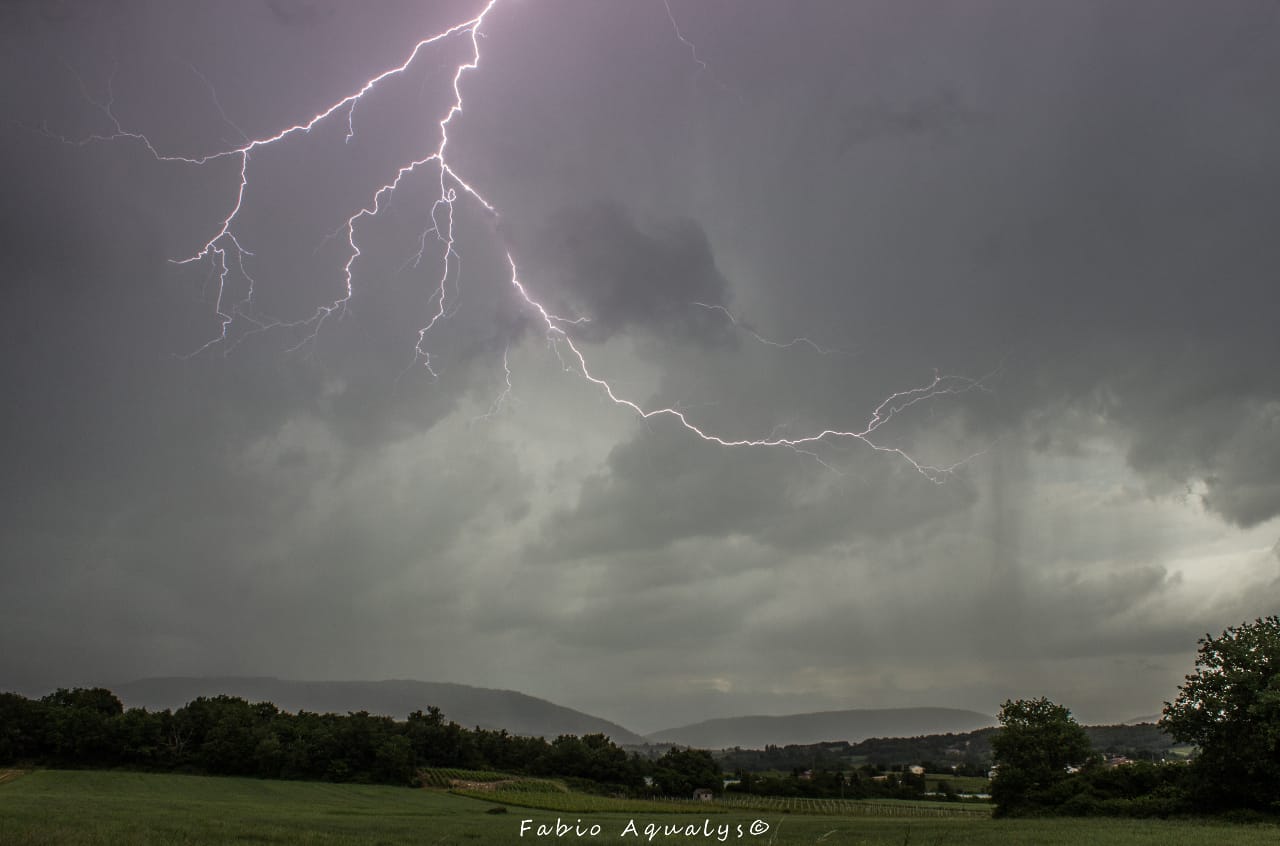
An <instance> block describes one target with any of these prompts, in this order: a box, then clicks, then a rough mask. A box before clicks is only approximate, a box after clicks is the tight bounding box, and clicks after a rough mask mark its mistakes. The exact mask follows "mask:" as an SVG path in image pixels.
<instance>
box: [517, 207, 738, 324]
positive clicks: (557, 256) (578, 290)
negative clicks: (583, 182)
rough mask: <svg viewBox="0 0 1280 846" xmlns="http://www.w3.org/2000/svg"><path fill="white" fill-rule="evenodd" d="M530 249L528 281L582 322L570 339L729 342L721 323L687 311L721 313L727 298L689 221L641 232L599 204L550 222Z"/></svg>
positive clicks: (623, 212)
mask: <svg viewBox="0 0 1280 846" xmlns="http://www.w3.org/2000/svg"><path fill="white" fill-rule="evenodd" d="M530 249H531V252H532V254H533V256H534V259H533V264H532V273H533V275H534V276H535V277H536V278H539V279H545V280H547V286H548V287H551V288H552V289H553V290H556V291H559V292H561V294H560V296H561V297H562V298H563V299H564V301H565V302H566V304H567V305H568V306H569V307H570V308H571V309H573V311H572V314H573V316H576V317H585V318H587V319H588V321H589V322H587V323H585V324H584V325H583V326H581V327H579V328H578V329H575V330H574V335H575V336H581V337H584V338H586V339H587V340H590V341H596V342H599V341H604V340H607V339H609V338H611V337H613V336H614V335H615V334H617V333H619V332H626V331H635V330H641V331H645V332H649V333H652V334H655V335H658V336H660V337H662V338H664V339H670V340H680V341H684V342H687V343H696V344H699V345H715V344H719V343H725V342H726V341H728V340H729V339H730V336H729V334H728V333H727V332H726V330H725V323H724V321H723V320H721V319H719V318H718V317H717V316H715V315H711V314H708V313H707V311H706V309H700V308H697V307H694V306H693V303H695V302H702V303H706V304H711V305H723V304H724V303H725V302H726V300H727V298H728V294H729V286H728V283H727V281H726V280H725V278H724V277H723V276H722V275H721V274H720V271H719V270H718V269H717V268H716V263H715V258H714V256H713V255H712V252H711V245H710V243H709V241H708V240H707V235H706V233H705V232H704V231H703V230H702V228H701V227H700V226H699V225H698V224H697V223H696V222H695V221H693V220H689V219H682V218H674V219H666V220H649V221H646V222H645V223H643V224H641V223H639V222H637V221H636V220H635V218H634V216H633V215H632V214H631V213H630V212H628V211H627V209H625V208H624V207H623V206H621V205H620V204H617V203H606V202H600V203H595V204H593V205H590V206H584V207H579V208H569V209H564V210H562V211H560V212H559V213H557V214H555V215H553V216H552V217H551V220H550V221H549V222H548V224H547V225H546V226H545V227H544V228H542V229H541V231H540V232H539V234H538V236H537V238H536V239H534V240H533V242H532V243H531V244H530ZM565 316H568V315H565Z"/></svg>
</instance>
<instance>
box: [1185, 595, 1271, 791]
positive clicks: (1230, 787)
mask: <svg viewBox="0 0 1280 846" xmlns="http://www.w3.org/2000/svg"><path fill="white" fill-rule="evenodd" d="M1199 643H1200V649H1199V655H1198V656H1197V657H1196V671H1195V672H1194V673H1192V674H1191V675H1189V676H1187V677H1186V681H1185V682H1184V683H1183V685H1182V686H1181V687H1180V688H1179V691H1180V692H1179V695H1178V699H1177V701H1176V702H1172V703H1170V702H1166V703H1165V707H1164V716H1163V717H1161V719H1160V727H1161V728H1163V729H1164V730H1165V731H1167V732H1168V733H1169V734H1170V735H1172V736H1173V737H1174V738H1176V739H1177V740H1180V741H1182V742H1184V743H1194V744H1195V745H1196V746H1197V747H1199V755H1198V757H1197V758H1196V760H1195V761H1194V762H1193V765H1192V772H1193V774H1194V779H1193V789H1194V791H1195V797H1196V799H1197V800H1198V801H1199V802H1200V803H1202V804H1203V805H1206V806H1208V807H1213V808H1230V807H1242V808H1254V809H1257V810H1268V809H1269V810H1273V811H1280V799H1278V798H1277V797H1280V616H1275V615H1272V616H1270V617H1263V618H1259V619H1256V620H1254V622H1252V623H1242V624H1240V625H1239V626H1231V627H1229V628H1228V629H1227V630H1226V631H1224V632H1223V633H1222V635H1221V637H1217V638H1214V637H1211V636H1209V635H1207V634H1206V635H1205V636H1204V637H1203V638H1201V639H1200V641H1199Z"/></svg>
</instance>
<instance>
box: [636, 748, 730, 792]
mask: <svg viewBox="0 0 1280 846" xmlns="http://www.w3.org/2000/svg"><path fill="white" fill-rule="evenodd" d="M653 781H654V783H655V784H656V785H657V786H658V789H659V790H660V791H661V792H662V793H664V794H666V795H667V796H691V795H692V794H693V791H694V790H695V789H697V788H700V787H705V788H707V789H709V790H714V791H715V792H716V793H719V792H720V791H721V788H722V786H723V784H724V774H723V773H722V772H721V770H720V764H719V763H717V762H716V759H715V758H714V757H712V755H711V753H710V752H708V751H706V750H705V749H681V748H679V747H675V746H673V747H672V748H671V749H669V750H668V751H667V754H665V755H663V756H662V757H661V758H659V759H658V760H657V761H655V762H654V769H653Z"/></svg>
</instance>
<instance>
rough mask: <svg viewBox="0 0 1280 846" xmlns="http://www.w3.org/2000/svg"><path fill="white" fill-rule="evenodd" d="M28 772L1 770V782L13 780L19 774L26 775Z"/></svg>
mask: <svg viewBox="0 0 1280 846" xmlns="http://www.w3.org/2000/svg"><path fill="white" fill-rule="evenodd" d="M26 774H27V771H26V770H0V784H5V783H7V782H10V781H13V780H14V779H15V778H17V777H18V776H24V775H26Z"/></svg>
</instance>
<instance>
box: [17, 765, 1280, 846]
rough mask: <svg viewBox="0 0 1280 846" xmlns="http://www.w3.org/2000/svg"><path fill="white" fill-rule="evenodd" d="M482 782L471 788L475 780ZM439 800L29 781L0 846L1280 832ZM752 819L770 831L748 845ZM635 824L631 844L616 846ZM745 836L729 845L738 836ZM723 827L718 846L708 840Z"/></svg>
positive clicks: (435, 796) (356, 791) (91, 775)
mask: <svg viewBox="0 0 1280 846" xmlns="http://www.w3.org/2000/svg"><path fill="white" fill-rule="evenodd" d="M477 780H479V779H477ZM495 807H503V806H500V805H496V804H495V803H494V802H493V801H491V800H481V799H473V798H468V797H464V796H458V795H455V794H452V793H448V792H445V791H443V790H410V789H408V788H397V787H382V786H369V785H350V784H344V785H338V784H318V783H312V782H287V781H261V780H256V779H237V778H205V777H201V776H182V775H149V774H142V773H128V772H96V771H53V770H39V771H36V772H32V773H28V774H26V775H23V776H21V777H18V778H10V779H8V780H7V781H0V843H2V844H5V846H29V844H41V846H43V845H44V844H72V846H81V844H86V845H87V844H95V846H96V845H97V844H112V846H115V844H155V846H161V844H165V846H167V845H168V844H186V846H199V844H222V843H268V844H270V843H278V844H304V843H306V844H312V843H314V844H344V845H345V844H362V845H363V844H367V845H368V846H373V844H381V846H393V845H394V844H415V845H420V846H458V844H482V846H483V844H495V846H502V844H518V843H525V844H527V843H531V842H533V843H547V844H549V843H563V844H569V843H573V844H606V843H607V844H619V843H655V844H657V843H664V844H694V843H707V844H711V843H720V842H728V843H753V844H770V846H775V844H776V846H797V844H814V843H822V844H845V843H847V844H859V846H901V844H903V843H914V844H938V845H939V846H952V845H954V846H986V844H1018V845H1019V846H1032V845H1033V844H1043V846H1076V845H1077V844H1098V846H1112V844H1114V845H1115V846H1201V844H1227V846H1234V844H1239V845H1240V846H1253V844H1257V846H1262V844H1275V843H1277V842H1280V826H1275V825H1260V826H1259V825H1255V826H1245V825H1223V824H1214V823H1189V822H1177V823H1173V822H1162V821H1138V820H1007V821H1006V820H991V819H981V818H979V819H972V818H970V819H966V818H938V817H920V818H914V817H882V818H881V817H865V818H862V817H859V818H851V817H840V816H821V815H814V814H787V813H770V812H764V811H748V812H740V811H733V810H730V811H725V812H722V813H715V814H707V815H706V816H705V817H703V816H699V815H696V814H663V813H655V812H651V811H648V810H641V806H640V805H637V806H636V809H635V810H634V811H630V812H626V811H624V812H616V811H615V812H610V813H581V814H578V813H574V814H572V815H568V814H560V815H559V816H560V818H561V819H562V820H563V821H564V822H565V823H568V824H569V825H571V826H572V825H574V824H576V823H577V822H578V821H579V820H581V824H582V825H583V826H584V827H588V826H592V825H599V826H600V830H601V834H600V836H596V837H592V836H589V835H588V836H581V837H579V836H576V835H574V834H569V835H568V836H565V837H562V838H559V839H557V838H556V837H554V836H544V837H538V836H537V835H536V833H535V832H526V834H525V836H524V837H523V838H522V837H521V836H520V826H521V821H522V820H532V821H533V825H535V826H536V825H539V824H541V825H550V826H554V825H555V823H556V821H557V816H558V815H557V814H556V813H555V812H552V811H540V810H530V809H525V808H520V807H510V808H509V809H507V811H506V812H505V813H497V814H495V813H487V811H490V810H491V809H493V808H495ZM756 819H759V820H761V821H762V822H763V823H764V824H767V825H768V826H769V830H768V831H767V832H765V833H764V834H763V835H760V836H755V837H753V836H751V834H750V825H751V823H752V822H753V821H754V820H756ZM704 820H705V821H707V822H706V825H708V826H709V827H710V829H711V830H712V834H711V835H710V836H708V835H706V834H705V833H703V832H702V831H701V830H700V831H699V833H697V834H690V833H685V834H680V835H677V836H671V837H663V836H661V835H659V836H657V837H655V838H654V839H652V840H650V839H649V838H648V837H647V836H646V835H645V833H644V829H645V827H646V826H647V825H650V824H655V825H680V826H689V825H694V826H697V827H699V828H700V829H701V827H702V825H703V824H704ZM632 821H634V824H635V827H636V829H637V831H638V834H637V835H630V836H623V832H624V831H625V830H626V829H627V825H628V823H629V822H632ZM739 824H741V825H742V832H743V836H742V837H738V829H737V826H738V825H739ZM721 825H728V826H729V827H728V828H727V829H726V830H725V831H726V832H727V837H726V839H725V840H724V841H721V840H720V839H719V837H718V835H717V834H716V829H717V828H718V827H719V826H721Z"/></svg>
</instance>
